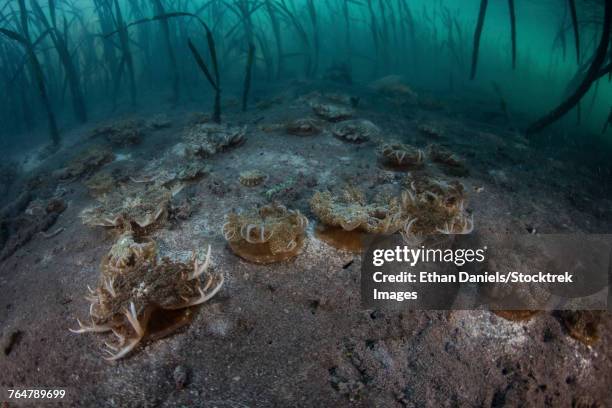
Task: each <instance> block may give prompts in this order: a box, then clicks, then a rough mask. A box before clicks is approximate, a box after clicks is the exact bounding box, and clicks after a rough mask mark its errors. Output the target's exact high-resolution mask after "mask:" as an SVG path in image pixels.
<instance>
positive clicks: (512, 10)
mask: <svg viewBox="0 0 612 408" xmlns="http://www.w3.org/2000/svg"><path fill="white" fill-rule="evenodd" d="M508 8H509V9H510V37H511V38H512V69H515V68H516V11H515V8H514V0H508Z"/></svg>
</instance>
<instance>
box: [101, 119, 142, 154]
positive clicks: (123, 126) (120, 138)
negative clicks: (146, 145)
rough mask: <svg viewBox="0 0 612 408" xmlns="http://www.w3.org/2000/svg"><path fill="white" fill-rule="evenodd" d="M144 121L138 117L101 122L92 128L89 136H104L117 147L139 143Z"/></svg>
mask: <svg viewBox="0 0 612 408" xmlns="http://www.w3.org/2000/svg"><path fill="white" fill-rule="evenodd" d="M144 127H145V123H144V121H142V120H138V119H124V120H118V121H114V122H111V123H109V124H103V125H100V126H98V127H96V128H95V129H94V130H92V132H91V135H90V137H91V138H97V137H101V138H104V139H105V140H106V141H107V142H109V143H110V144H112V145H113V146H117V147H128V146H134V145H137V144H140V143H141V142H142V138H143V136H144V131H143V128H144Z"/></svg>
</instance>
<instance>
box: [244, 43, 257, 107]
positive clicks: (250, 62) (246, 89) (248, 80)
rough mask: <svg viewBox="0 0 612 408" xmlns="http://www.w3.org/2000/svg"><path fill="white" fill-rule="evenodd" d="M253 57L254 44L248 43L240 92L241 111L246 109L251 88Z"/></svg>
mask: <svg viewBox="0 0 612 408" xmlns="http://www.w3.org/2000/svg"><path fill="white" fill-rule="evenodd" d="M254 59H255V45H253V44H249V54H248V56H247V64H246V74H245V76H244V90H243V92H242V111H243V112H245V111H246V109H247V102H248V99H249V91H250V90H251V74H252V73H253V60H254Z"/></svg>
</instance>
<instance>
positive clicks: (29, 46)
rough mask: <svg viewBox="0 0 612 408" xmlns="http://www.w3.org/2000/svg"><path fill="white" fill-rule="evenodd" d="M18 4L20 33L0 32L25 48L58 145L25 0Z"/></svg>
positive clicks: (51, 132) (52, 140)
mask: <svg viewBox="0 0 612 408" xmlns="http://www.w3.org/2000/svg"><path fill="white" fill-rule="evenodd" d="M18 4H19V13H20V22H21V32H22V34H21V35H19V34H18V33H15V32H13V31H10V30H5V29H1V32H2V33H3V34H4V35H6V36H7V37H9V38H12V39H14V40H16V41H18V42H19V43H21V45H22V46H23V47H24V48H25V51H26V55H27V59H28V64H29V66H30V71H31V73H32V78H34V80H35V81H36V87H37V88H38V94H39V96H40V100H41V103H42V105H43V107H44V109H45V112H46V114H47V122H48V125H49V136H50V138H51V143H52V145H53V146H54V147H57V146H59V144H60V142H61V139H60V135H59V130H58V128H57V122H56V120H55V114H54V113H53V108H52V106H51V101H50V100H49V95H48V93H47V87H46V85H45V76H44V74H43V71H42V68H41V66H40V62H39V61H38V57H37V56H36V52H35V51H34V45H33V43H32V40H31V37H30V30H29V27H28V12H27V10H26V7H25V0H19V1H18Z"/></svg>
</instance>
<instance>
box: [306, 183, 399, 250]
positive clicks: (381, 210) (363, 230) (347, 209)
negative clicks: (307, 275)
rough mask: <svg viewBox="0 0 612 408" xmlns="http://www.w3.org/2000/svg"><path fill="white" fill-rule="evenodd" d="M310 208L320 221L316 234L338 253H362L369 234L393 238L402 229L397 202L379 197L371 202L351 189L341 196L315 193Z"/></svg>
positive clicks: (384, 196)
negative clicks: (340, 251)
mask: <svg viewBox="0 0 612 408" xmlns="http://www.w3.org/2000/svg"><path fill="white" fill-rule="evenodd" d="M310 208H311V210H312V212H313V213H314V214H315V216H316V217H317V218H318V219H319V221H320V224H321V225H317V228H316V234H317V237H318V238H320V239H321V240H323V241H325V242H327V243H329V244H330V245H332V246H333V247H336V248H338V249H342V250H346V251H350V252H361V251H362V250H363V245H364V242H365V241H364V240H365V238H366V237H367V234H392V233H395V232H397V231H399V230H400V229H401V228H402V226H403V221H402V212H401V205H400V202H399V200H398V199H397V198H395V197H390V196H388V195H386V194H379V195H377V196H376V197H374V199H372V200H368V199H367V198H366V196H365V194H364V193H363V192H362V191H361V190H359V189H357V188H356V187H353V186H348V187H346V188H345V189H343V190H342V191H341V192H340V193H339V194H336V195H333V194H332V193H330V192H328V191H324V192H316V193H315V194H314V196H313V197H312V199H311V200H310Z"/></svg>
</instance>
